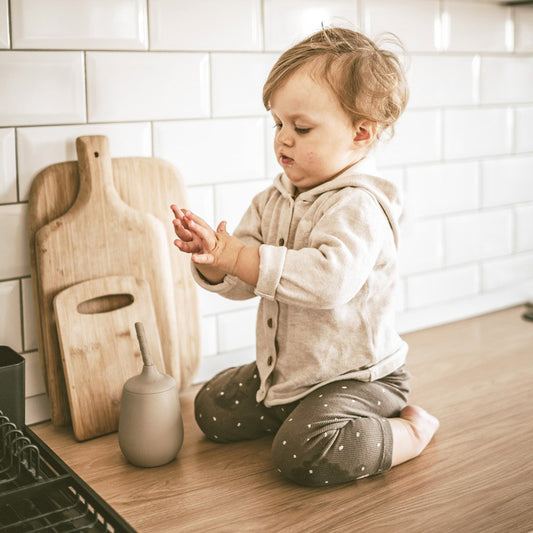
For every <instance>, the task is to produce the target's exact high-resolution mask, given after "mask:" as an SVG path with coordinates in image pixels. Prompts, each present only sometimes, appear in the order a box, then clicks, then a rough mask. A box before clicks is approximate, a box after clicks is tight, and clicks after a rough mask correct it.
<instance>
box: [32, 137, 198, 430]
mask: <svg viewBox="0 0 533 533" xmlns="http://www.w3.org/2000/svg"><path fill="white" fill-rule="evenodd" d="M87 139H89V140H92V141H97V142H103V140H102V139H105V137H104V138H101V137H87ZM105 141H107V139H105ZM111 168H112V184H114V187H115V189H116V191H117V192H118V196H119V198H120V199H121V200H122V201H123V202H124V203H126V204H127V206H129V207H130V208H133V209H135V210H136V211H138V212H139V213H140V214H141V215H142V214H144V215H147V214H149V215H151V216H152V220H150V221H149V223H148V225H152V226H154V225H156V224H155V223H156V222H157V221H159V222H160V227H159V228H158V230H157V231H158V232H159V233H160V238H159V240H160V241H161V240H162V241H164V244H162V245H161V247H160V248H161V250H160V251H159V253H158V254H156V257H159V255H160V253H164V250H167V257H168V261H169V262H170V280H169V279H168V276H167V282H168V285H167V286H165V287H164V288H162V290H156V291H155V290H154V288H153V287H152V297H153V299H154V304H155V307H156V311H157V310H158V309H159V308H161V307H162V306H163V307H164V306H165V305H166V301H167V300H169V299H170V300H171V301H173V309H171V310H170V313H169V316H168V318H165V319H163V321H164V322H165V321H169V320H171V321H174V326H173V328H175V330H176V333H175V334H173V335H170V336H168V335H161V338H162V343H163V348H164V357H165V366H166V371H167V372H168V373H169V374H171V375H173V377H174V378H175V379H176V381H177V382H178V383H181V385H182V386H186V385H187V384H189V383H190V382H191V380H192V378H193V376H194V374H195V372H196V370H197V368H198V365H199V360H200V340H199V339H200V331H199V315H198V308H197V297H196V289H195V286H194V282H193V280H192V276H191V274H190V265H189V261H188V259H187V258H186V257H185V256H184V255H183V254H179V253H177V252H176V250H175V248H174V247H173V245H172V241H173V239H174V234H173V228H172V224H171V223H170V220H171V217H170V210H169V205H170V204H171V203H173V202H177V203H179V204H181V205H187V201H186V194H185V189H184V186H183V183H182V180H181V177H180V176H179V174H178V173H177V171H176V170H175V168H174V167H172V165H170V164H169V163H167V162H165V161H162V160H159V159H155V158H137V157H132V158H121V159H113V160H111ZM79 189H80V177H79V165H78V163H77V162H72V161H71V162H65V163H58V164H55V165H51V166H50V167H47V168H46V169H44V170H43V171H42V172H41V173H40V174H39V175H38V176H37V177H36V178H35V180H34V181H33V184H32V188H31V192H30V200H29V209H28V212H29V219H28V226H29V242H30V259H31V267H32V281H33V291H34V303H35V315H36V322H37V333H38V337H39V352H40V354H41V359H42V362H43V373H44V376H45V382H46V384H47V390H48V393H49V397H50V403H51V411H52V420H53V421H54V423H56V424H66V423H68V422H69V418H70V417H69V408H68V402H67V393H66V387H65V380H64V375H63V370H62V367H61V358H60V351H59V344H58V340H57V334H56V331H55V325H54V324H53V316H51V317H50V316H49V315H50V313H51V302H50V301H49V299H46V298H43V294H42V292H41V290H40V288H39V287H40V284H41V281H40V277H39V268H38V265H37V253H36V250H37V248H36V235H37V232H38V231H39V230H40V229H41V228H43V227H45V226H46V225H48V224H50V223H51V222H53V221H55V220H57V219H59V218H60V217H62V216H63V215H65V214H66V213H67V212H68V211H69V210H70V209H71V208H72V207H73V205H74V204H75V203H76V202H77V197H78V191H79ZM108 218H109V217H108ZM103 223H104V221H98V224H99V225H100V226H101V225H102V224H103ZM105 223H106V224H108V222H105ZM161 228H162V230H161ZM86 231H87V232H89V231H91V227H88V228H86ZM81 235H83V234H81ZM73 238H74V241H73V242H74V244H76V245H77V246H81V244H80V242H79V240H78V238H79V235H76V236H75V237H73ZM95 253H96V252H95ZM107 255H108V256H109V255H113V252H112V253H109V252H108V253H107ZM64 259H65V258H64ZM145 259H150V260H155V259H151V258H149V255H148V254H146V253H145ZM78 260H81V258H78V257H77V256H76V257H74V258H73V259H70V260H69V259H67V261H66V262H67V263H68V262H69V261H70V263H71V264H72V263H73V261H78ZM73 268H76V265H75V264H73ZM156 268H157V267H156ZM110 273H111V274H117V273H118V274H135V272H133V271H132V270H131V269H128V270H127V271H126V272H117V271H116V270H114V271H113V272H105V273H104V274H95V275H108V274H110ZM90 277H94V276H93V275H91V276H90ZM171 296H173V298H171ZM159 300H163V303H162V304H161V305H159V303H158V302H159ZM43 309H44V311H43ZM158 314H159V313H158ZM184 315H185V316H186V320H185V319H183V318H182V317H183V316H184ZM169 344H170V345H169Z"/></svg>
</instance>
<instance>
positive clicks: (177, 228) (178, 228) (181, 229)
mask: <svg viewBox="0 0 533 533" xmlns="http://www.w3.org/2000/svg"><path fill="white" fill-rule="evenodd" d="M172 224H174V233H175V234H176V235H177V236H178V237H179V238H180V239H181V240H183V241H191V240H192V239H193V234H192V233H191V232H190V230H189V229H187V228H186V227H185V226H184V225H183V221H182V220H179V219H177V218H175V219H174V220H173V221H172Z"/></svg>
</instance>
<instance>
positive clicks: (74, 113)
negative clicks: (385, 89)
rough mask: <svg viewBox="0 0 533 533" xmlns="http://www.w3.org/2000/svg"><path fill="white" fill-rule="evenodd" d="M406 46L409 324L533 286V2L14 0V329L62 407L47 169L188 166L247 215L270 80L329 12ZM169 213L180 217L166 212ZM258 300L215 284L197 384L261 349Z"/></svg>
mask: <svg viewBox="0 0 533 533" xmlns="http://www.w3.org/2000/svg"><path fill="white" fill-rule="evenodd" d="M322 24H324V25H328V24H336V25H343V26H348V27H353V28H356V29H359V30H360V31H363V32H365V33H367V34H369V35H370V36H372V37H377V36H378V35H379V34H381V33H383V32H392V33H394V34H396V35H398V37H400V39H401V40H402V41H403V43H404V45H405V47H406V50H407V56H406V57H404V58H403V59H404V61H405V64H406V65H407V66H408V68H409V71H408V76H409V81H410V86H411V99H410V103H409V106H408V109H407V111H406V112H405V114H404V116H403V117H402V118H401V119H400V121H399V123H398V125H397V129H396V136H395V137H394V138H393V139H392V140H390V141H387V140H384V142H383V144H382V146H380V147H378V148H377V150H376V157H377V160H378V163H379V165H380V167H381V168H382V170H383V173H384V175H385V176H387V177H389V179H391V180H393V181H394V182H395V183H397V184H398V185H399V186H400V187H401V188H402V189H403V191H404V195H405V206H406V207H405V213H404V221H403V227H404V231H403V239H402V243H401V249H400V258H401V277H400V283H399V286H398V291H397V294H396V299H397V316H398V324H399V328H400V331H408V330H413V329H418V328H421V327H426V326H430V325H433V324H437V323H440V322H445V321H450V320H454V319H459V318H463V317H466V316H470V315H473V314H478V313H483V312H488V311H491V310H494V309H497V308H499V307H503V306H508V305H514V304H518V303H522V302H524V301H526V300H528V299H529V300H533V8H532V7H528V6H514V7H504V6H502V5H500V4H499V3H498V2H497V1H496V0H490V1H482V0H478V1H474V0H461V1H460V0H404V1H402V2H398V1H397V0H225V1H224V2H220V1H217V0H199V1H197V2H192V1H190V0H78V1H77V2H76V3H75V5H74V3H73V2H71V1H70V0H17V1H11V2H8V0H0V227H1V229H2V244H1V247H2V261H1V263H0V318H1V320H0V344H5V345H8V346H11V347H12V348H13V349H14V350H16V351H17V352H19V353H21V354H23V355H24V357H25V358H26V395H27V402H26V410H27V421H28V422H29V423H32V422H36V421H38V420H42V419H45V418H47V417H48V416H49V410H48V404H47V398H46V394H45V385H44V380H43V378H42V374H41V364H40V357H39V354H38V346H37V330H36V326H35V319H34V312H33V295H32V288H31V278H30V264H29V252H28V242H27V235H26V233H27V202H28V195H29V190H30V186H31V182H32V180H33V179H34V177H35V176H36V174H37V173H38V172H39V171H40V170H42V169H43V168H44V167H46V166H47V165H50V164H52V163H56V162H60V161H67V160H73V159H75V158H76V153H75V139H76V137H78V136H80V135H93V134H102V135H106V136H108V137H109V140H110V145H111V154H112V156H113V157H124V156H148V157H150V156H153V157H161V158H164V159H166V160H168V161H170V162H171V163H172V164H174V165H175V166H176V167H177V168H178V169H179V171H180V172H181V174H182V175H183V178H184V181H185V183H186V186H187V191H188V197H189V205H190V206H191V207H192V208H193V209H195V210H196V211H197V212H198V213H199V214H201V215H202V216H203V217H204V218H205V219H206V220H207V221H208V222H209V223H210V224H212V225H213V224H216V223H218V222H219V221H220V220H222V219H225V220H227V221H228V226H229V229H230V230H232V229H234V227H235V225H236V224H237V223H238V220H239V218H240V217H241V215H242V214H243V212H244V210H245V209H246V207H247V205H248V203H249V201H250V199H251V198H252V197H253V195H254V194H255V193H256V192H258V191H259V190H261V189H262V188H264V187H265V186H266V185H267V184H268V183H270V181H271V179H272V178H273V176H274V175H275V173H277V172H278V170H279V167H278V165H277V163H276V160H275V157H274V155H273V152H272V149H271V146H272V138H273V128H272V124H273V123H272V119H271V118H269V117H268V115H267V113H266V112H265V110H264V108H263V106H262V102H261V92H262V85H263V83H264V80H265V78H266V76H267V73H268V71H269V69H270V67H271V65H272V64H273V63H274V61H275V59H276V58H277V57H278V55H279V53H280V52H281V51H282V50H284V49H285V48H286V47H287V46H289V45H290V44H291V43H294V42H296V41H297V40H298V39H300V38H301V37H303V36H304V35H307V34H309V33H311V32H313V31H315V30H317V29H319V28H320V26H321V25H322ZM169 223H170V212H169ZM257 303H258V302H257V300H249V301H239V302H234V301H229V300H225V299H223V298H220V297H219V296H217V295H213V294H210V293H207V292H205V291H202V290H200V289H199V305H200V312H201V316H202V343H203V359H202V364H201V368H200V370H199V372H198V374H197V377H196V379H197V380H204V379H207V378H208V377H210V376H211V375H213V373H214V372H216V371H218V370H220V369H222V368H224V367H227V366H230V365H235V364H241V363H244V362H246V361H249V360H251V359H252V358H253V345H254V328H255V313H256V310H257Z"/></svg>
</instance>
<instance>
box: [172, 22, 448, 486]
mask: <svg viewBox="0 0 533 533" xmlns="http://www.w3.org/2000/svg"><path fill="white" fill-rule="evenodd" d="M407 97H408V90H407V86H406V81H405V77H404V73H403V69H402V66H401V64H400V62H399V60H398V58H397V57H396V56H395V55H394V54H393V53H392V52H390V51H387V50H384V49H380V48H379V47H378V46H377V45H376V44H375V43H374V42H373V41H371V40H370V39H368V38H367V37H365V36H364V35H362V34H360V33H358V32H355V31H352V30H348V29H341V28H325V29H323V30H321V31H319V32H317V33H316V34H314V35H312V36H310V37H308V38H307V39H305V40H304V41H302V42H300V43H299V44H297V45H295V46H293V47H292V48H290V49H289V50H288V51H286V52H285V53H284V54H282V55H281V57H280V58H279V59H278V61H277V62H276V64H275V65H274V67H273V68H272V71H271V72H270V74H269V76H268V79H267V81H266V83H265V86H264V90H263V101H264V105H265V107H266V108H267V110H269V111H270V113H271V115H272V118H273V120H274V125H275V128H276V134H275V140H274V150H275V153H276V158H277V161H278V162H279V164H280V165H281V168H282V169H283V172H282V173H281V174H279V175H278V176H277V177H276V178H275V179H274V182H273V184H272V185H271V186H270V187H268V188H267V189H266V190H265V191H263V192H261V193H259V194H258V195H257V196H256V197H255V198H254V199H253V201H252V203H251V205H250V207H249V208H248V210H247V211H246V213H245V214H244V216H243V218H242V220H241V222H240V224H239V225H238V227H237V229H236V230H235V233H234V235H230V234H228V233H227V231H226V223H225V222H221V223H220V224H219V225H218V227H217V229H216V231H215V230H213V229H211V228H210V227H209V225H208V224H207V223H206V222H205V221H203V220H202V219H201V218H199V217H198V216H197V215H196V214H194V213H192V212H191V211H189V210H186V209H179V208H178V206H175V205H173V206H172V210H173V213H174V216H175V218H174V220H173V223H174V227H175V232H176V235H177V237H178V239H176V241H175V245H176V246H177V247H178V248H179V249H180V250H181V251H183V252H186V253H189V254H191V258H192V262H193V263H192V264H193V275H194V277H195V279H196V281H197V282H198V284H199V285H200V286H201V287H203V288H205V289H207V290H209V291H212V292H215V293H218V294H220V295H222V296H225V297H227V298H231V299H235V300H240V299H245V298H252V297H255V296H259V297H260V298H261V300H260V304H259V310H258V316H257V331H256V339H257V341H256V361H255V362H253V363H250V364H247V365H244V366H240V367H237V368H230V369H228V370H225V371H223V372H221V373H220V374H218V375H217V376H215V377H214V378H213V379H211V380H210V381H209V382H208V383H206V384H205V385H204V386H203V388H202V389H201V390H200V391H199V393H198V395H197V397H196V400H195V415H196V421H197V423H198V425H199V426H200V428H201V429H202V431H203V432H204V433H205V434H206V435H207V437H208V438H210V439H212V440H213V441H215V442H231V441H238V440H244V439H255V438H259V437H261V436H264V435H266V434H269V433H270V434H272V435H273V437H274V440H273V444H272V457H273V461H274V464H275V467H276V468H277V470H278V472H280V473H281V474H282V475H283V476H286V477H287V478H289V479H291V480H293V481H295V482H297V483H300V484H303V485H309V486H324V485H333V484H337V483H344V482H348V481H351V480H355V479H358V478H361V477H366V476H369V475H373V474H378V473H381V472H385V471H387V470H388V469H390V468H391V467H392V466H395V465H397V464H399V463H402V462H404V461H407V460H409V459H412V458H414V457H415V456H417V455H418V454H419V453H420V452H421V451H422V450H423V449H424V448H425V447H426V446H427V444H428V443H429V441H430V440H431V438H432V437H433V435H434V433H435V431H436V430H437V428H438V421H437V419H436V418H434V417H433V416H431V415H430V414H428V413H427V412H426V411H425V410H423V409H422V408H420V407H416V406H412V405H407V396H408V393H409V385H408V381H409V374H408V372H407V371H406V370H405V368H404V363H405V358H406V354H407V345H406V343H405V342H404V341H403V340H402V339H401V338H400V336H399V335H398V334H397V332H396V331H395V329H394V314H395V312H394V305H393V295H394V287H395V282H396V279H397V270H398V264H397V244H398V218H399V215H400V201H399V191H398V190H397V188H396V187H395V186H394V184H392V183H391V182H389V181H387V180H385V179H383V178H381V177H379V174H378V173H377V171H376V169H375V167H374V165H373V162H372V159H371V158H370V157H369V152H370V150H371V148H372V147H373V146H374V144H375V143H376V141H377V140H378V139H379V137H380V136H381V135H382V133H383V132H384V131H385V130H387V129H392V128H393V125H394V123H395V121H396V120H397V119H398V117H399V116H400V115H401V113H402V112H403V110H404V108H405V105H406V103H407ZM235 149H236V150H238V146H236V147H235Z"/></svg>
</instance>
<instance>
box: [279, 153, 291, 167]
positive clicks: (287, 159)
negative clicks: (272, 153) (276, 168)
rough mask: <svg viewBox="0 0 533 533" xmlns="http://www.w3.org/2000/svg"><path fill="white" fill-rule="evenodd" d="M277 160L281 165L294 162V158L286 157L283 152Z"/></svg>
mask: <svg viewBox="0 0 533 533" xmlns="http://www.w3.org/2000/svg"><path fill="white" fill-rule="evenodd" d="M279 160H280V162H281V164H282V165H292V164H293V163H294V159H293V158H292V157H287V156H286V155H283V154H281V156H280V158H279Z"/></svg>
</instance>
